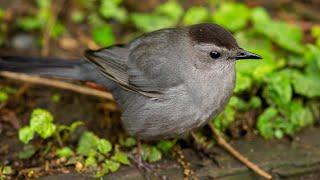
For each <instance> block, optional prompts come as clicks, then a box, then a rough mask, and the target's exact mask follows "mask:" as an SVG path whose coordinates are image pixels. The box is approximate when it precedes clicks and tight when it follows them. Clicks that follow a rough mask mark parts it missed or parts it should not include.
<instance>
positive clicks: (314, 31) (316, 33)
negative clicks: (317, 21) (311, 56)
mask: <svg viewBox="0 0 320 180" xmlns="http://www.w3.org/2000/svg"><path fill="white" fill-rule="evenodd" d="M311 35H312V36H313V37H314V38H316V39H318V38H320V25H314V26H312V28H311Z"/></svg>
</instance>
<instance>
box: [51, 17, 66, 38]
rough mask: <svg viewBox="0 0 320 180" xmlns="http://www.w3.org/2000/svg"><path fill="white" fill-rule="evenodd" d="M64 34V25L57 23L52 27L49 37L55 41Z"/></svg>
mask: <svg viewBox="0 0 320 180" xmlns="http://www.w3.org/2000/svg"><path fill="white" fill-rule="evenodd" d="M65 32H66V28H65V27H64V25H63V24H62V23H61V22H60V21H57V22H56V23H55V24H54V26H53V27H52V31H51V37H52V38H53V39H56V38H58V37H60V36H61V35H63V34H64V33H65Z"/></svg>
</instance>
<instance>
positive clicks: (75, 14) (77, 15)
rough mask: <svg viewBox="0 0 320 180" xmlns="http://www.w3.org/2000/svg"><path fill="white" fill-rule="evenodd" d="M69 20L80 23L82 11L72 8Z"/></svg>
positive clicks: (82, 17) (82, 16)
mask: <svg viewBox="0 0 320 180" xmlns="http://www.w3.org/2000/svg"><path fill="white" fill-rule="evenodd" d="M70 18H71V21H72V22H75V23H81V22H83V20H84V13H83V12H82V11H80V10H74V11H72V12H71V16H70Z"/></svg>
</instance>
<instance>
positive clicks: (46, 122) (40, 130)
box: [30, 108, 56, 139]
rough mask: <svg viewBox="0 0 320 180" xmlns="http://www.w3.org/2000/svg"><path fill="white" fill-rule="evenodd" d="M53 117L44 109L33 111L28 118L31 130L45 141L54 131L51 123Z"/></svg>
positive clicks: (54, 126)
mask: <svg viewBox="0 0 320 180" xmlns="http://www.w3.org/2000/svg"><path fill="white" fill-rule="evenodd" d="M52 122H53V116H52V114H51V113H50V112H48V111H47V110H45V109H40V108H37V109H35V110H33V112H32V114H31V118H30V128H32V129H33V130H34V131H35V132H36V133H37V134H39V135H40V136H41V137H42V138H44V139H46V138H48V137H51V136H52V135H53V134H54V132H55V130H56V125H55V124H53V123H52Z"/></svg>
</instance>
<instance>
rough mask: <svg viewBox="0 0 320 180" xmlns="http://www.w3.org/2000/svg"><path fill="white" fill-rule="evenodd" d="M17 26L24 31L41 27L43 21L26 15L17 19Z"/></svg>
mask: <svg viewBox="0 0 320 180" xmlns="http://www.w3.org/2000/svg"><path fill="white" fill-rule="evenodd" d="M16 23H17V26H18V27H20V28H21V29H23V30H25V31H31V30H38V29H41V28H42V27H43V25H44V24H43V21H41V20H40V19H39V18H37V17H33V16H27V17H21V18H19V19H17V22H16Z"/></svg>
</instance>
